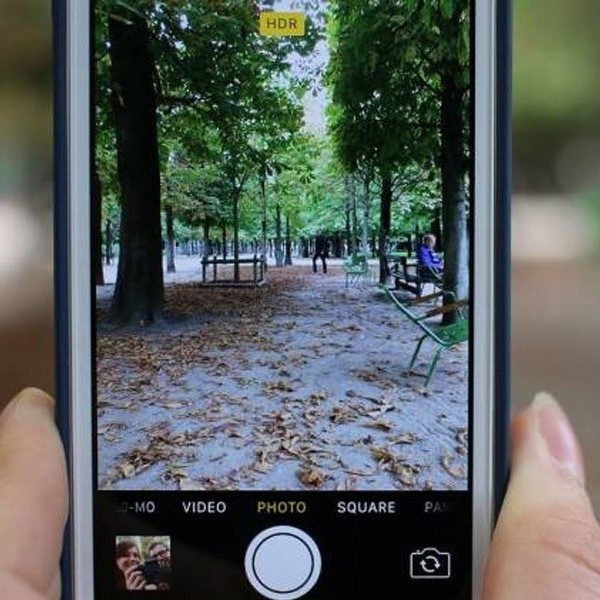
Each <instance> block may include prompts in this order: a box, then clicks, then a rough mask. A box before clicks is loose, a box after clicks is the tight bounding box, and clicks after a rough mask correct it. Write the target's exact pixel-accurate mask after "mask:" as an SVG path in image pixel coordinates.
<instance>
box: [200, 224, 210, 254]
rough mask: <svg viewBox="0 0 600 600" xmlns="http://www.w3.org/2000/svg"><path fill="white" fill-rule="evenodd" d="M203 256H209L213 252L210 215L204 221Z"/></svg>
mask: <svg viewBox="0 0 600 600" xmlns="http://www.w3.org/2000/svg"><path fill="white" fill-rule="evenodd" d="M202 245H203V246H204V247H203V249H202V256H203V257H204V258H208V257H209V256H210V255H211V254H212V242H211V239H210V220H209V219H208V217H207V218H206V219H204V221H203V222H202Z"/></svg>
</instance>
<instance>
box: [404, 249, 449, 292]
mask: <svg viewBox="0 0 600 600" xmlns="http://www.w3.org/2000/svg"><path fill="white" fill-rule="evenodd" d="M392 277H393V278H394V289H396V290H405V291H407V292H411V293H412V294H414V295H415V296H417V298H421V296H422V295H423V288H424V286H425V285H426V284H428V283H430V284H432V285H433V287H434V291H435V289H436V288H437V289H441V286H442V275H441V273H437V272H436V271H434V270H433V269H431V268H430V267H426V266H422V265H419V264H418V263H417V262H414V261H411V262H410V263H409V261H408V258H407V257H406V256H402V257H400V262H399V263H396V268H395V269H394V270H392Z"/></svg>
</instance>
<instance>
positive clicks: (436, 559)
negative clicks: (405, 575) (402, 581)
mask: <svg viewBox="0 0 600 600" xmlns="http://www.w3.org/2000/svg"><path fill="white" fill-rule="evenodd" d="M450 573H451V564H450V552H441V551H440V550H438V549H437V548H423V550H417V551H416V552H413V553H412V554H411V555H410V578H411V579H450Z"/></svg>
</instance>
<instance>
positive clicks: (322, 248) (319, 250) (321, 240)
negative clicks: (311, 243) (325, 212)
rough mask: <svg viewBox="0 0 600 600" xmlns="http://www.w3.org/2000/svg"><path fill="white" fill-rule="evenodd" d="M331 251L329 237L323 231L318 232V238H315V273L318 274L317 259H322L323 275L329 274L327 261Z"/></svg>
mask: <svg viewBox="0 0 600 600" xmlns="http://www.w3.org/2000/svg"><path fill="white" fill-rule="evenodd" d="M328 250H329V242H328V241H327V237H326V236H325V234H324V233H323V231H322V230H321V229H319V230H318V231H317V237H316V238H315V253H314V254H313V259H312V261H313V273H316V272H317V258H320V259H321V262H322V263H323V273H327V261H326V258H327V257H328V254H329V253H328Z"/></svg>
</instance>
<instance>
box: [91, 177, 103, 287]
mask: <svg viewBox="0 0 600 600" xmlns="http://www.w3.org/2000/svg"><path fill="white" fill-rule="evenodd" d="M92 249H93V261H94V273H95V276H96V285H104V268H103V265H102V182H101V181H100V176H99V175H98V168H97V166H96V165H94V171H93V173H92Z"/></svg>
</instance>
